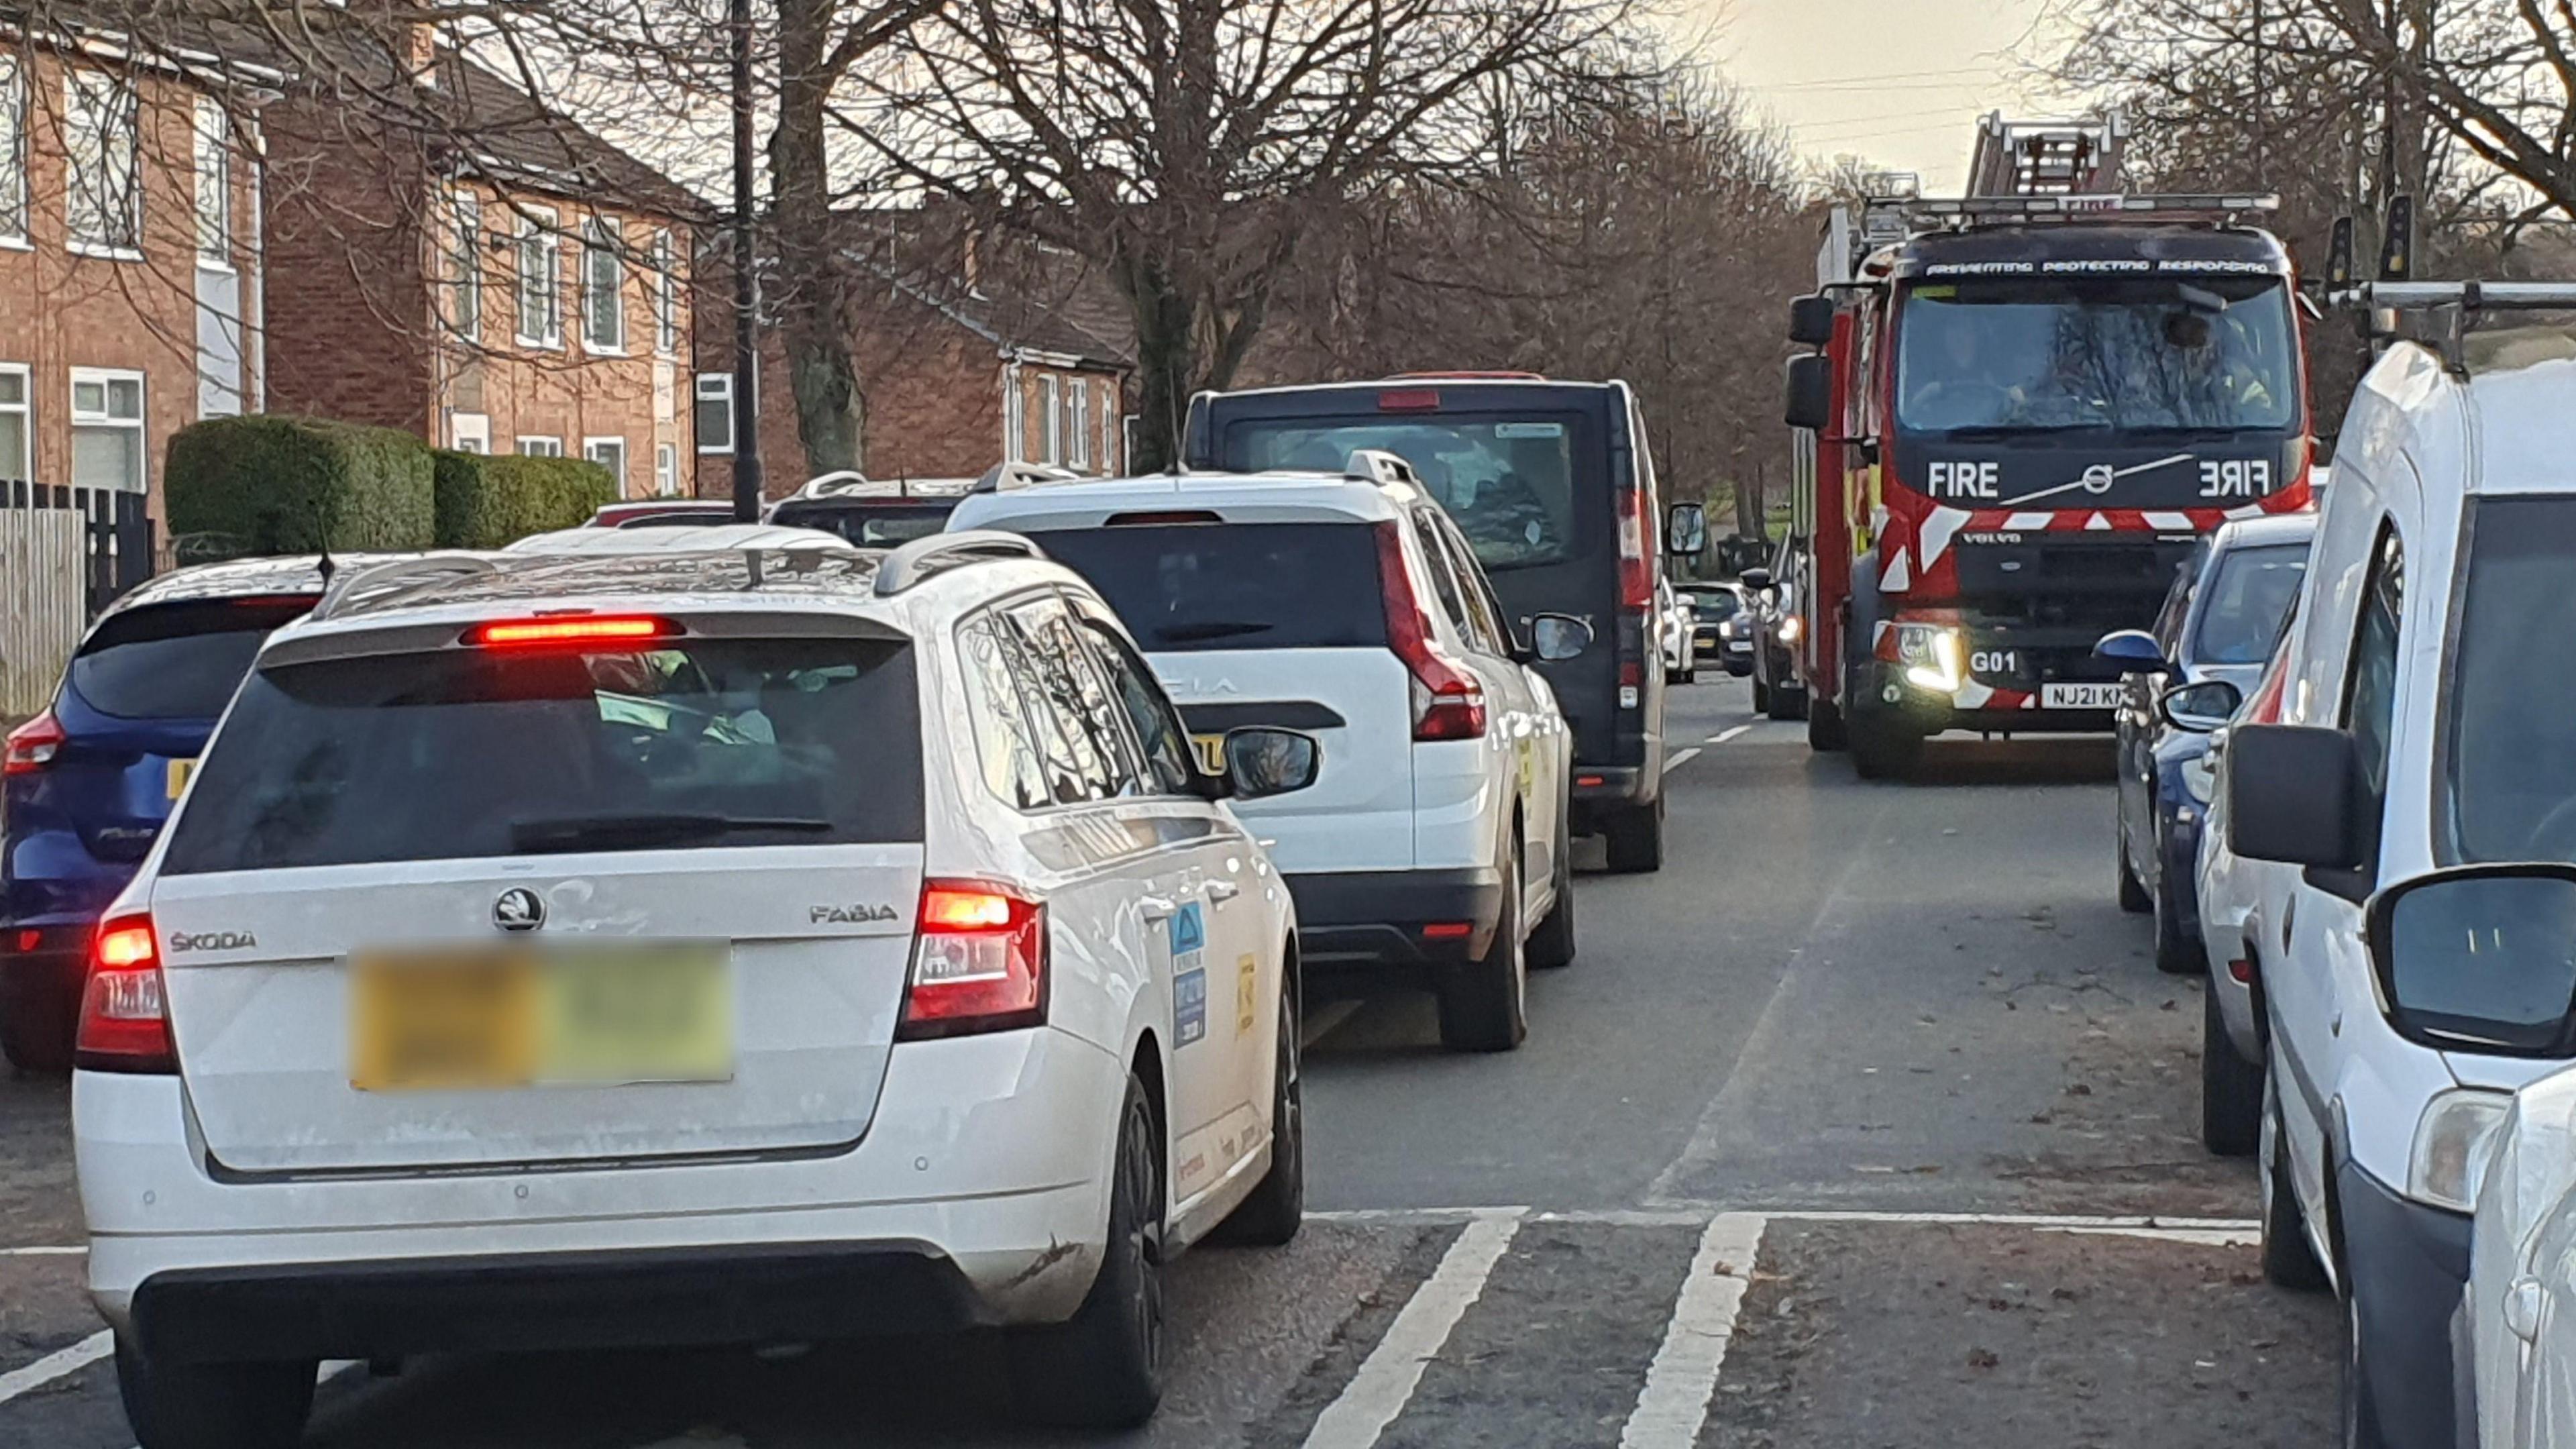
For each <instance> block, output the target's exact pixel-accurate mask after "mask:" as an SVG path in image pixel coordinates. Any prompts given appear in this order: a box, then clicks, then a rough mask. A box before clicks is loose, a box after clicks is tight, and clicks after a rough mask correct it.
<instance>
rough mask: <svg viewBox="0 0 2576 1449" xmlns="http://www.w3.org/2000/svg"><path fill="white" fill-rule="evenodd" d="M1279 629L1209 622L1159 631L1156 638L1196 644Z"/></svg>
mask: <svg viewBox="0 0 2576 1449" xmlns="http://www.w3.org/2000/svg"><path fill="white" fill-rule="evenodd" d="M1277 627H1279V626H1278V625H1276V624H1255V623H1252V622H1250V621H1248V620H1240V619H1233V620H1207V621H1203V622H1200V623H1196V624H1174V625H1171V626H1169V627H1168V628H1162V629H1157V630H1155V631H1154V637H1155V638H1157V639H1160V640H1163V641H1164V642H1166V643H1170V644H1195V643H1198V642H1200V641H1202V640H1207V639H1239V638H1241V637H1243V636H1244V635H1246V634H1267V633H1269V632H1270V631H1271V630H1273V629H1275V628H1277Z"/></svg>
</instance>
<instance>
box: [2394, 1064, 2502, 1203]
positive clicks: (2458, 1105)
mask: <svg viewBox="0 0 2576 1449" xmlns="http://www.w3.org/2000/svg"><path fill="white" fill-rule="evenodd" d="M2512 1105H2513V1098H2512V1097H2510V1096H2508V1095H2506V1094H2505V1093H2502V1092H2481V1091H2477V1090H2475V1089H2472V1088H2468V1087H2455V1088H2453V1089H2451V1090H2450V1091H2447V1092H2443V1093H2440V1094H2439V1095H2437V1096H2435V1097H2434V1098H2433V1100H2432V1101H2430V1102H2428V1103H2426V1104H2425V1107H2424V1117H2423V1120H2422V1121H2420V1122H2418V1123H2417V1124H2416V1126H2415V1150H2414V1152H2413V1153H2412V1154H2411V1155H2410V1156H2409V1157H2408V1159H2407V1164H2406V1195H2407V1196H2408V1197H2411V1198H2413V1199H2415V1200H2416V1201H2417V1202H2421V1203H2429V1204H2431V1205H2432V1206H2434V1207H2438V1208H2448V1209H2450V1210H2451V1211H2453V1212H2456V1213H2464V1212H2467V1211H2469V1210H2470V1208H2471V1207H2472V1205H2474V1204H2475V1203H2476V1202H2477V1200H2478V1178H2479V1177H2480V1175H2481V1174H2483V1173H2484V1172H2485V1171H2486V1166H2487V1149H2488V1147H2489V1145H2490V1144H2492V1142H2493V1141H2494V1139H2495V1134H2496V1129H2497V1128H2498V1127H2500V1126H2502V1125H2504V1117H2505V1112H2506V1110H2507V1109H2508V1108H2510V1107H2511V1106H2512Z"/></svg>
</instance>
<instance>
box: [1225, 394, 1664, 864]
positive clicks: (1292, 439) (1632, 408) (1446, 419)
mask: <svg viewBox="0 0 2576 1449" xmlns="http://www.w3.org/2000/svg"><path fill="white" fill-rule="evenodd" d="M1360 448H1383V449H1386V450H1388V451H1390V452H1393V453H1396V454H1398V455H1400V456H1402V457H1403V458H1404V459H1405V461H1407V462H1409V463H1411V464H1412V465H1413V467H1414V471H1415V472H1417V473H1419V474H1420V475H1421V477H1422V481H1423V484H1424V486H1425V487H1426V488H1427V489H1428V490H1429V491H1430V493H1431V494H1432V496H1433V497H1435V498H1438V499H1439V500H1440V501H1441V503H1442V504H1443V505H1444V506H1446V507H1447V508H1448V510H1449V513H1450V516H1451V517H1453V518H1455V519H1456V520H1457V522H1458V528H1459V531H1460V532H1462V533H1464V534H1465V535H1466V536H1467V539H1468V541H1469V542H1470V543H1472V544H1474V545H1475V549H1476V557H1477V559H1478V560H1479V561H1481V562H1482V563H1483V564H1484V566H1485V572H1486V573H1487V574H1488V575H1490V576H1491V577H1492V579H1493V582H1494V590H1495V592H1496V593H1498V594H1500V595H1501V596H1502V601H1503V606H1504V607H1505V608H1506V609H1508V610H1509V611H1510V612H1511V614H1512V616H1513V618H1514V620H1515V621H1516V623H1517V626H1518V628H1519V630H1520V631H1521V632H1522V635H1523V637H1527V631H1528V628H1529V621H1530V619H1531V618H1532V617H1533V616H1535V615H1537V614H1541V613H1558V614H1572V615H1574V616H1576V617H1578V618H1581V619H1584V620H1587V621H1589V622H1590V623H1591V624H1592V626H1593V629H1594V631H1595V635H1596V637H1597V639H1598V641H1599V642H1597V643H1596V644H1595V645H1594V646H1593V647H1592V648H1590V649H1588V650H1586V651H1584V652H1583V653H1582V654H1580V655H1578V656H1576V657H1575V658H1573V659H1569V660H1564V661H1562V662H1557V663H1550V664H1542V665H1540V666H1539V670H1540V672H1541V673H1542V674H1543V675H1544V676H1546V679H1547V682H1548V684H1549V685H1550V686H1551V687H1552V688H1553V689H1554V690H1555V691H1556V699H1557V705H1558V707H1559V708H1561V709H1563V710H1564V711H1565V717H1566V719H1567V720H1568V722H1570V723H1571V724H1572V725H1573V726H1574V764H1575V773H1574V822H1573V828H1574V829H1575V830H1576V831H1577V832H1580V833H1584V834H1596V833H1597V834H1601V835H1604V836H1607V837H1608V840H1609V847H1610V868H1611V869H1612V870H1618V871H1647V870H1655V869H1658V868H1660V867H1661V866H1662V865H1663V863H1664V796H1663V771H1664V663H1663V651H1662V650H1660V649H1658V648H1657V647H1656V646H1655V628H1654V609H1655V581H1656V579H1657V578H1658V577H1659V576H1660V570H1661V568H1662V566H1663V564H1662V551H1661V549H1660V547H1659V546H1658V536H1659V533H1660V531H1661V530H1660V528H1659V521H1660V517H1661V515H1660V514H1659V512H1658V510H1657V507H1656V492H1655V466H1654V460H1653V458H1652V457H1651V456H1650V455H1649V454H1648V452H1647V448H1646V426H1645V422H1644V420H1643V419H1642V418H1641V417H1639V415H1638V412H1637V400H1636V397H1635V395H1634V394H1633V393H1632V392H1631V391H1630V390H1629V388H1628V385H1627V384H1626V383H1624V382H1556V381H1551V380H1549V379H1546V378H1541V377H1536V376H1528V375H1511V376H1489V375H1474V376H1471V375H1450V374H1441V375H1423V376H1406V377H1398V378H1390V379H1388V380H1386V381H1384V382H1353V383H1330V384H1325V385H1321V386H1314V387H1283V388H1264V389H1259V390H1255V391H1248V392H1228V393H1201V394H1199V395H1198V396H1197V397H1195V398H1192V399H1191V400H1190V416H1189V424H1188V429H1187V431H1186V433H1185V434H1184V436H1183V439H1182V445H1181V449H1182V455H1183V459H1184V461H1185V463H1186V464H1187V466H1188V467H1190V468H1192V469H1198V470H1206V471H1224V472H1259V471H1262V470H1265V469H1272V468H1294V469H1299V470H1318V471H1323V472H1329V473H1338V472H1340V471H1342V468H1343V466H1344V464H1345V462H1346V460H1347V459H1348V458H1349V457H1350V455H1351V453H1352V452H1353V451H1355V450H1357V449H1360ZM1605 620H1607V621H1610V626H1609V627H1605V626H1604V621H1605Z"/></svg>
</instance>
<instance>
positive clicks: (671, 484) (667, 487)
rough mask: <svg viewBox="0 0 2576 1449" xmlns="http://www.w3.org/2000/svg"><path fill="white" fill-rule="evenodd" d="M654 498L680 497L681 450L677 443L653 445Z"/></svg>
mask: <svg viewBox="0 0 2576 1449" xmlns="http://www.w3.org/2000/svg"><path fill="white" fill-rule="evenodd" d="M653 496H654V497H656V498H677V497H679V496H680V448H679V445H678V444H676V443H655V444H654V445H653Z"/></svg>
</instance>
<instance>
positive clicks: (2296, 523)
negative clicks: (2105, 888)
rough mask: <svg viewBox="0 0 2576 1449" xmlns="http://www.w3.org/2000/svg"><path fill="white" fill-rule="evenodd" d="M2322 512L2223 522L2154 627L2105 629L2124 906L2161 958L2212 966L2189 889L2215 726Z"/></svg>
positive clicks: (2172, 967) (2271, 639) (2283, 600)
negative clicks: (2144, 927) (2111, 667)
mask: <svg viewBox="0 0 2576 1449" xmlns="http://www.w3.org/2000/svg"><path fill="white" fill-rule="evenodd" d="M2316 526H2317V520H2316V515H2315V514H2314V513H2291V514H2279V515H2272V516H2267V517H2263V518H2249V519H2242V520H2239V521H2237V522H2234V523H2230V524H2226V525H2224V526H2222V527H2221V528H2220V529H2219V530H2218V531H2217V532H2216V533H2213V534H2211V535H2210V536H2209V538H2208V539H2207V540H2205V541H2204V542H2203V543H2202V544H2201V546H2200V547H2199V548H2198V549H2196V550H2195V551H2194V552H2193V554H2192V556H2191V558H2190V560H2189V561H2188V562H2186V563H2185V564H2184V565H2183V567H2182V569H2181V571H2180V573H2178V574H2177V575H2176V576H2175V578H2174V585H2173V590H2172V592H2170V593H2169V594H2167V595H2166V596H2165V604H2164V608H2163V609H2162V610H2161V611H2160V612H2159V613H2158V614H2157V616H2156V626H2155V628H2154V629H2152V630H2138V629H2130V630H2124V631H2122V632H2120V633H2117V634H2111V635H2107V636H2105V637H2104V638H2103V640H2102V642H2101V644H2100V645H2099V646H2097V648H2096V650H2095V652H2096V653H2097V655H2099V656H2100V657H2102V658H2105V659H2113V660H2117V661H2119V662H2120V663H2122V664H2123V665H2125V666H2127V668H2128V669H2129V670H2130V671H2131V672H2130V673H2128V674H2127V675H2126V676H2124V684H2123V688H2122V693H2121V701H2120V707H2119V710H2118V713H2117V716H2116V718H2117V721H2118V729H2119V746H2118V759H2119V772H2120V804H2119V845H2118V850H2119V888H2120V907H2121V909H2123V910H2127V911H2132V912H2137V913H2140V914H2146V913H2150V912H2151V913H2153V914H2154V916H2155V922H2156V965H2157V967H2158V968H2159V969H2161V970H2164V971H2167V972H2171V973H2173V974H2175V975H2192V974H2196V973H2199V972H2202V971H2206V970H2207V969H2208V960H2207V953H2206V950H2205V949H2204V948H2203V946H2202V945H2201V935H2200V904H2199V901H2198V900H2197V898H2196V897H2197V890H2196V888H2195V886H2194V885H2193V880H2194V868H2195V865H2196V863H2197V862H2198V860H2199V858H2200V829H2201V817H2202V815H2203V813H2204V812H2206V811H2207V810H2208V808H2209V795H2210V788H2211V784H2212V781H2213V780H2214V778H2215V768H2214V766H2215V763H2216V762H2215V761H2213V760H2211V759H2210V758H2209V739H2210V732H2211V731H2212V730H2214V729H2216V728H2217V727H2218V726H2219V725H2222V724H2224V723H2226V720H2227V716H2228V715H2229V714H2230V713H2232V712H2233V711H2234V709H2235V706H2236V703H2237V702H2238V701H2240V700H2241V699H2242V698H2243V697H2244V696H2245V695H2246V694H2247V693H2250V692H2251V691H2252V690H2253V688H2254V684H2255V681H2256V680H2257V679H2258V678H2260V677H2261V675H2262V673H2263V665H2264V663H2265V661H2267V660H2269V659H2270V658H2271V655H2272V647H2273V645H2274V644H2275V643H2277V642H2278V641H2279V639H2280V636H2281V621H2282V619H2283V618H2284V617H2285V616H2286V615H2287V614H2288V613H2289V609H2290V605H2291V603H2292V601H2294V600H2295V599H2297V597H2298V593H2299V580H2300V579H2301V578H2302V577H2304V576H2305V574H2306V573H2307V567H2308V543H2309V541H2310V540H2311V539H2312V538H2314V537H2315V535H2316Z"/></svg>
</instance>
